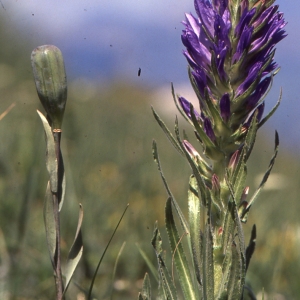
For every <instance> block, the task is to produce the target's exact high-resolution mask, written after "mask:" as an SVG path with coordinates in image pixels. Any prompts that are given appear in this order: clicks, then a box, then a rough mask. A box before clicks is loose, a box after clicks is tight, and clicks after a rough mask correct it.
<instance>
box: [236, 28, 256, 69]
mask: <svg viewBox="0 0 300 300" xmlns="http://www.w3.org/2000/svg"><path fill="white" fill-rule="evenodd" d="M252 33H253V27H252V26H251V27H248V26H246V27H244V29H243V32H242V34H241V36H240V39H239V41H238V44H237V48H236V52H235V54H234V55H233V58H232V62H233V63H235V62H237V61H239V60H240V58H241V56H242V54H243V52H244V51H245V50H247V49H248V48H249V46H250V44H251V37H252Z"/></svg>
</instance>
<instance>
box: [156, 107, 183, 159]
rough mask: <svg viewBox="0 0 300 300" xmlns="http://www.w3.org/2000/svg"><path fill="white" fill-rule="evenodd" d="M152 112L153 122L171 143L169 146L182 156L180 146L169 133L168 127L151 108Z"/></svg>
mask: <svg viewBox="0 0 300 300" xmlns="http://www.w3.org/2000/svg"><path fill="white" fill-rule="evenodd" d="M152 112H153V115H154V118H155V120H156V121H157V123H158V124H159V126H160V127H161V129H162V130H163V132H164V133H165V134H166V136H167V138H168V139H169V141H170V142H171V144H172V145H173V146H174V148H175V149H176V150H177V151H178V152H179V153H180V154H181V155H183V151H182V148H181V145H180V144H178V142H177V141H176V139H175V138H174V137H173V135H172V133H171V132H170V130H169V129H168V127H167V126H166V124H165V123H164V122H163V121H162V119H161V118H160V117H159V115H158V114H157V113H156V111H155V110H154V108H153V107H152Z"/></svg>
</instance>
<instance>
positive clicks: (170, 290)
mask: <svg viewBox="0 0 300 300" xmlns="http://www.w3.org/2000/svg"><path fill="white" fill-rule="evenodd" d="M151 244H152V246H153V248H154V250H155V253H156V257H157V262H158V270H159V275H160V281H161V288H162V290H163V295H164V296H163V298H164V299H168V300H173V299H177V293H176V288H175V286H174V283H173V281H172V278H171V276H170V273H169V271H168V269H167V266H166V264H165V262H164V260H163V257H162V255H161V253H162V251H163V250H162V239H161V235H160V232H159V230H158V228H157V223H155V228H154V232H153V237H152V241H151Z"/></svg>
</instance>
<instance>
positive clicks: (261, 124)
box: [258, 90, 282, 128]
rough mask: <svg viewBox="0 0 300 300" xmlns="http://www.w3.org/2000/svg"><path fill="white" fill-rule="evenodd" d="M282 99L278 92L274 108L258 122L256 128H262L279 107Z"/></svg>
mask: <svg viewBox="0 0 300 300" xmlns="http://www.w3.org/2000/svg"><path fill="white" fill-rule="evenodd" d="M281 99H282V90H280V94H279V98H278V100H277V102H276V104H275V106H274V107H273V108H272V109H271V111H270V112H269V113H268V114H267V115H266V116H265V117H264V118H263V119H262V120H261V121H260V122H259V124H258V128H260V127H261V126H263V125H264V124H265V123H266V122H267V121H268V120H269V119H270V118H271V117H272V116H273V114H274V113H275V111H276V110H277V108H278V107H279V105H280V102H281Z"/></svg>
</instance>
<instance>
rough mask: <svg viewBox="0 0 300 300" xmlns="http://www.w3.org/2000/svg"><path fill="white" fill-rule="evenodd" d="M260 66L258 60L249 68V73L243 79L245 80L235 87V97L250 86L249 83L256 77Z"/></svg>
mask: <svg viewBox="0 0 300 300" xmlns="http://www.w3.org/2000/svg"><path fill="white" fill-rule="evenodd" d="M261 67H262V63H261V62H258V63H256V64H255V65H254V66H253V67H252V68H251V69H250V71H249V74H248V76H247V78H246V79H245V81H244V82H243V83H242V84H241V85H240V86H239V87H238V88H237V90H236V97H238V96H240V95H242V94H243V93H244V92H245V91H246V90H247V89H248V88H249V87H250V85H251V84H252V83H253V82H254V81H255V80H256V79H257V76H258V74H259V72H260V70H261Z"/></svg>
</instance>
